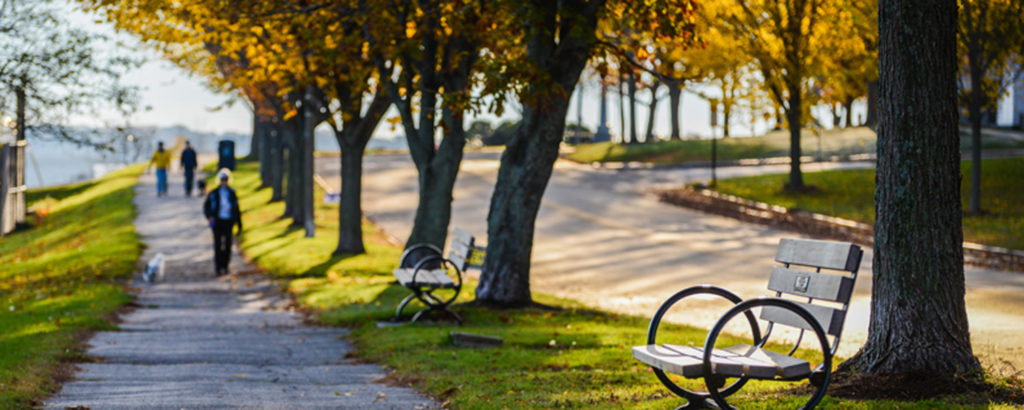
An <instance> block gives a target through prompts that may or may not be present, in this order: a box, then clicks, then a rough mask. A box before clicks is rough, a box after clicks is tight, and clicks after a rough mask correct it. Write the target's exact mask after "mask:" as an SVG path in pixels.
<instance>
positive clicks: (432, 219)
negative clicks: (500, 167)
mask: <svg viewBox="0 0 1024 410" xmlns="http://www.w3.org/2000/svg"><path fill="white" fill-rule="evenodd" d="M443 115H444V116H445V117H448V118H450V119H451V121H453V122H455V121H457V122H458V123H459V124H458V127H454V128H450V129H445V137H444V139H443V140H442V141H441V146H440V147H438V150H437V152H436V153H435V154H434V155H433V157H432V158H431V159H430V161H429V162H428V163H426V164H424V165H425V166H424V167H422V168H421V169H420V172H419V188H420V196H419V206H417V207H416V217H415V220H414V221H415V222H414V224H413V228H412V232H411V233H410V234H409V240H408V241H406V244H407V246H409V245H413V244H419V243H429V244H431V245H434V246H436V247H438V248H439V249H444V242H445V239H446V238H447V237H448V224H449V222H450V221H451V214H452V192H453V191H454V189H455V179H456V177H457V176H458V174H459V165H460V164H461V163H462V150H463V148H464V147H465V146H466V136H465V133H464V132H463V130H462V127H461V122H462V121H461V119H458V120H456V119H455V117H454V116H453V115H452V113H451V112H450V111H448V110H445V113H444V114H443ZM446 122H447V121H446Z"/></svg>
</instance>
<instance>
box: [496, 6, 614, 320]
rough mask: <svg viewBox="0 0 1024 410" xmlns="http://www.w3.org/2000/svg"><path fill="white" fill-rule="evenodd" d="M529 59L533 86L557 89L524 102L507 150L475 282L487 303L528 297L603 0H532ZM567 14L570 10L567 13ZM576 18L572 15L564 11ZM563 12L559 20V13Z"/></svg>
mask: <svg viewBox="0 0 1024 410" xmlns="http://www.w3.org/2000/svg"><path fill="white" fill-rule="evenodd" d="M528 4H529V5H530V6H529V7H530V8H531V13H530V18H528V19H527V21H525V22H524V25H525V26H526V30H527V33H528V34H527V46H526V50H527V58H528V59H529V60H530V62H531V63H533V67H535V69H537V70H540V71H542V74H543V75H542V76H541V77H542V78H550V79H551V80H550V81H551V82H550V83H547V84H543V85H533V86H531V88H532V89H527V92H528V93H535V92H537V91H538V90H537V89H536V87H544V88H545V89H548V90H551V91H552V92H550V94H547V95H549V96H550V97H549V98H542V99H536V98H527V99H523V101H521V103H522V106H523V119H522V121H521V122H520V123H519V126H518V127H516V130H515V133H514V135H513V138H512V140H511V141H510V142H509V144H508V145H507V146H506V148H505V152H504V153H502V155H501V166H500V168H499V169H498V182H497V184H496V185H495V187H494V194H493V195H492V196H491V206H490V210H489V212H488V215H487V235H488V237H487V240H488V243H487V258H486V259H485V260H484V267H483V269H482V271H481V273H480V281H479V283H478V285H477V288H476V297H477V301H479V302H481V303H484V304H494V305H503V306H524V305H528V304H530V303H531V302H532V299H531V296H530V256H531V254H532V251H533V231H534V225H535V223H536V218H537V211H538V209H539V208H540V203H541V198H542V197H543V195H544V190H545V188H546V187H547V184H548V180H549V179H550V177H551V172H552V170H553V168H554V163H555V160H556V159H557V158H558V146H559V143H561V140H562V132H563V131H564V130H565V116H566V113H567V111H568V106H569V100H568V98H567V96H568V95H569V91H571V90H572V86H573V84H576V81H577V80H578V79H579V76H580V73H581V72H582V71H583V67H584V66H585V65H586V63H587V60H589V58H590V54H591V50H592V48H593V47H594V41H595V40H594V38H593V36H594V34H593V33H594V32H595V30H596V28H597V14H598V10H601V9H603V8H604V1H602V0H593V1H589V2H582V1H574V0H565V1H559V2H547V1H541V0H535V1H532V2H530V3H528ZM563 13H564V14H563ZM567 14H568V15H571V16H572V17H573V18H566V15H567ZM560 17H561V19H560ZM556 33H558V36H557V37H556Z"/></svg>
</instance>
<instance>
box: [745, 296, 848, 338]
mask: <svg viewBox="0 0 1024 410" xmlns="http://www.w3.org/2000/svg"><path fill="white" fill-rule="evenodd" d="M793 303H796V304H797V305H799V306H800V307H802V308H804V309H807V312H808V313H810V314H811V316H813V317H814V319H816V320H817V321H818V324H820V325H821V327H822V329H825V333H828V334H830V335H833V336H838V335H839V333H840V332H841V331H842V329H843V319H844V318H845V317H846V312H843V311H842V310H840V309H833V308H830V307H827V306H821V305H812V304H810V303H800V302H793ZM761 319H762V320H767V321H769V322H775V323H780V324H784V325H789V326H793V327H798V328H801V329H807V330H811V329H812V328H811V325H810V324H809V323H807V322H806V321H804V320H803V318H801V317H800V316H798V315H797V314H796V313H794V312H793V311H791V310H789V309H785V308H780V307H775V306H764V307H762V308H761Z"/></svg>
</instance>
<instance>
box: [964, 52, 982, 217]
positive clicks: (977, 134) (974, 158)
mask: <svg viewBox="0 0 1024 410" xmlns="http://www.w3.org/2000/svg"><path fill="white" fill-rule="evenodd" d="M971 40H973V41H969V43H972V44H969V46H968V51H967V60H968V63H967V64H968V66H970V70H971V72H970V76H971V95H970V98H969V99H968V103H967V111H968V113H969V116H970V120H971V186H970V201H968V206H967V212H969V213H971V214H975V215H977V214H979V213H981V119H982V118H981V116H982V111H981V109H982V105H983V104H984V103H985V100H984V99H985V97H984V94H983V91H982V89H981V82H982V81H983V80H982V77H983V76H984V75H985V69H984V68H983V67H981V47H980V46H979V45H978V44H976V42H977V40H976V39H975V38H973V37H972V38H971ZM971 46H973V47H971Z"/></svg>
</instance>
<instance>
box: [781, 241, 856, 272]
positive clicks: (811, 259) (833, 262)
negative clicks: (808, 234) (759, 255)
mask: <svg viewBox="0 0 1024 410" xmlns="http://www.w3.org/2000/svg"><path fill="white" fill-rule="evenodd" d="M861 252H862V251H861V249H860V247H859V246H857V245H853V244H850V243H842V242H829V241H817V240H813V239H793V238H782V240H781V241H780V242H779V249H778V252H776V254H775V260H776V261H778V262H781V263H789V264H796V265H804V266H813V267H820V268H826V269H835V270H845V271H849V272H854V271H856V270H857V268H858V266H859V265H860V254H861Z"/></svg>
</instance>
